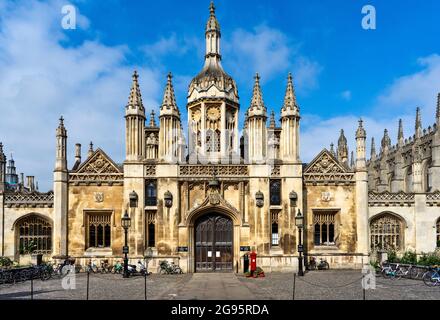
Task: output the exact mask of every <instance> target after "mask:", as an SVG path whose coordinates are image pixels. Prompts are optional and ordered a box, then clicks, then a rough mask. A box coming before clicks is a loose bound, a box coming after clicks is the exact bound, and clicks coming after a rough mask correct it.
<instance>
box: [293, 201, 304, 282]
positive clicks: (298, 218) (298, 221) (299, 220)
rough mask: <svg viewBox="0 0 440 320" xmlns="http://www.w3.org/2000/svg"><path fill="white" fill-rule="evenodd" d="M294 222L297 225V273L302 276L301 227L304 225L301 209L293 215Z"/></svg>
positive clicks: (302, 248)
mask: <svg viewBox="0 0 440 320" xmlns="http://www.w3.org/2000/svg"><path fill="white" fill-rule="evenodd" d="M295 224H296V226H297V227H298V232H299V245H298V253H299V256H298V268H299V269H298V275H299V276H300V277H302V276H304V271H303V256H302V253H303V251H304V247H303V244H302V229H303V227H304V216H303V215H302V214H301V210H300V209H298V215H297V216H296V217H295Z"/></svg>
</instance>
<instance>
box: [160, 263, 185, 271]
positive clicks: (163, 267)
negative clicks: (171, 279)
mask: <svg viewBox="0 0 440 320" xmlns="http://www.w3.org/2000/svg"><path fill="white" fill-rule="evenodd" d="M159 265H160V271H159V273H160V274H182V273H183V271H182V269H180V267H179V266H177V265H175V264H174V262H171V263H168V261H166V260H164V261H161V262H160V264H159Z"/></svg>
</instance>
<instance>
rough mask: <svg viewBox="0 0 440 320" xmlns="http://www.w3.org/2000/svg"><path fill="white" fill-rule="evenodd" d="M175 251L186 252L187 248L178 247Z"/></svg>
mask: <svg viewBox="0 0 440 320" xmlns="http://www.w3.org/2000/svg"><path fill="white" fill-rule="evenodd" d="M177 251H178V252H188V247H178V248H177Z"/></svg>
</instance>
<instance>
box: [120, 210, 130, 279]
mask: <svg viewBox="0 0 440 320" xmlns="http://www.w3.org/2000/svg"><path fill="white" fill-rule="evenodd" d="M121 225H122V228H124V232H125V245H124V248H123V249H122V253H123V254H124V278H128V277H129V276H130V275H129V274H128V229H129V228H130V226H131V219H130V217H129V216H128V212H127V211H125V214H124V216H123V217H122V219H121Z"/></svg>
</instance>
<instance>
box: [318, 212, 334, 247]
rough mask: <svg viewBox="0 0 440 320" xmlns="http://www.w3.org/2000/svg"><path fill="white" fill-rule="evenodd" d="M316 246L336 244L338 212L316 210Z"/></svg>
mask: <svg viewBox="0 0 440 320" xmlns="http://www.w3.org/2000/svg"><path fill="white" fill-rule="evenodd" d="M313 224H314V227H313V228H314V237H313V238H314V243H315V246H335V245H336V229H335V225H336V213H334V212H315V213H314V214H313Z"/></svg>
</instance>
